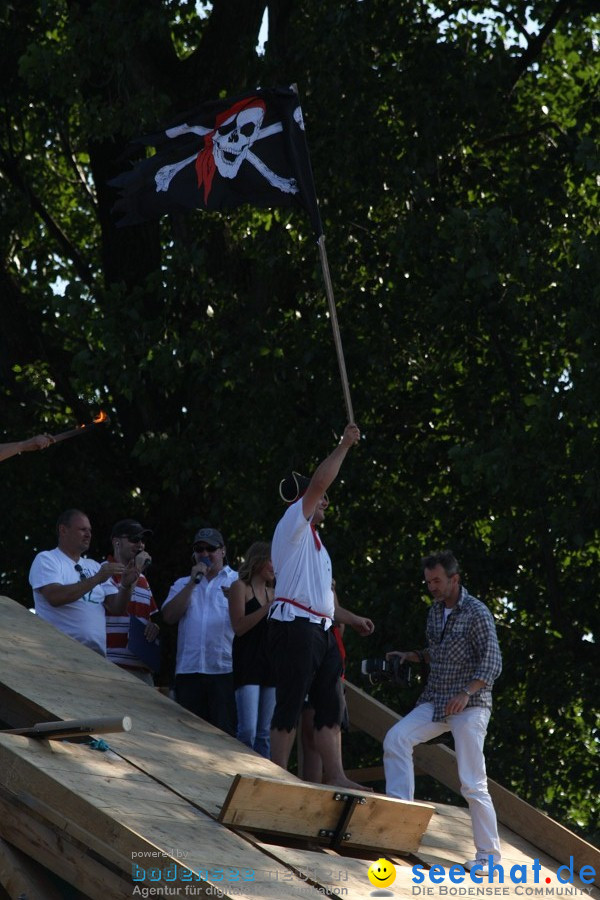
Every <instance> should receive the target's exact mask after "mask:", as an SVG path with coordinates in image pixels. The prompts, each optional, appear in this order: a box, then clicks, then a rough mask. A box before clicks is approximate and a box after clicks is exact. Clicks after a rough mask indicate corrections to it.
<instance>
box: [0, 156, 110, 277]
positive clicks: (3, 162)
mask: <svg viewBox="0 0 600 900" xmlns="http://www.w3.org/2000/svg"><path fill="white" fill-rule="evenodd" d="M0 169H1V170H2V171H3V172H4V174H5V175H6V177H7V178H8V179H9V180H10V182H11V184H12V185H13V186H14V187H16V188H17V190H19V191H20V192H21V193H22V194H23V195H24V196H25V197H26V198H27V201H28V203H29V205H30V206H31V208H32V210H33V211H34V212H35V213H37V214H38V216H39V217H40V219H41V220H42V221H43V222H44V224H45V226H46V228H47V229H48V233H49V234H50V235H51V236H52V237H53V238H54V240H55V241H56V243H57V244H58V245H59V247H60V248H61V249H62V251H63V253H64V254H65V255H66V256H68V257H69V259H70V260H71V261H72V263H73V265H74V267H75V271H76V272H77V274H78V275H79V277H80V278H81V280H82V281H83V283H84V284H87V286H88V287H90V288H92V287H93V286H94V277H93V275H92V271H91V269H90V268H89V266H88V265H87V263H86V261H85V260H84V258H83V257H82V255H81V254H80V253H79V250H78V249H77V247H75V246H74V244H73V243H72V242H71V241H70V240H69V238H68V237H67V235H66V234H65V232H64V231H63V229H62V228H61V227H60V225H59V224H58V222H57V221H56V220H55V219H54V217H53V216H52V215H51V213H50V212H49V211H48V209H47V208H46V207H45V206H44V204H43V203H42V201H41V200H40V198H39V197H38V196H37V194H36V193H35V192H34V191H33V190H32V188H31V186H30V185H29V184H27V182H26V181H25V179H24V178H23V176H22V175H21V173H20V171H19V166H18V164H17V161H16V160H15V159H14V157H10V156H9V155H8V154H7V153H6V151H5V150H4V149H3V148H0Z"/></svg>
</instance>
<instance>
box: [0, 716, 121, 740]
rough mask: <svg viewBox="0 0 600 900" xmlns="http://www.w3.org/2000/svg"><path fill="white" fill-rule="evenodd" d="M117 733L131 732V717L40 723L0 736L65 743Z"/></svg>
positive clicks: (15, 729) (11, 729)
mask: <svg viewBox="0 0 600 900" xmlns="http://www.w3.org/2000/svg"><path fill="white" fill-rule="evenodd" d="M117 731H131V719H130V718H129V716H98V717H97V718H95V719H93V718H92V719H67V720H66V721H58V722H38V723H37V724H36V725H30V726H28V727H26V728H6V729H3V730H1V731H0V734H20V735H22V736H23V737H36V738H41V739H43V740H46V741H64V740H66V738H71V737H85V736H86V735H90V734H114V733H115V732H117Z"/></svg>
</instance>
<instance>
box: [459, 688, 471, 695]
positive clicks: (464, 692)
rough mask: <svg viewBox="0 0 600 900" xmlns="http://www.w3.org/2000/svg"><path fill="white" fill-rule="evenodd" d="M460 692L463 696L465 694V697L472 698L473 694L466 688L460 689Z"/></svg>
mask: <svg viewBox="0 0 600 900" xmlns="http://www.w3.org/2000/svg"><path fill="white" fill-rule="evenodd" d="M461 692H462V693H463V694H466V695H467V697H472V696H473V694H472V693H471V691H470V690H468V688H461Z"/></svg>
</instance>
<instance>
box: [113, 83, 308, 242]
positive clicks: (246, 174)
mask: <svg viewBox="0 0 600 900" xmlns="http://www.w3.org/2000/svg"><path fill="white" fill-rule="evenodd" d="M135 143H137V144H146V145H148V146H153V147H155V148H156V153H155V155H154V156H151V157H149V158H148V159H144V160H142V161H141V162H139V163H136V164H135V165H134V166H133V168H132V169H131V170H130V171H128V172H123V173H122V174H121V175H118V176H117V177H116V178H114V179H112V181H110V182H109V184H110V185H112V186H114V187H117V188H119V190H120V194H121V196H120V199H119V200H117V202H116V203H115V206H114V212H115V213H117V214H120V215H121V218H120V220H119V222H118V224H119V225H134V224H137V223H140V222H145V221H148V220H150V219H156V218H158V217H159V216H162V215H164V214H165V213H170V212H176V211H181V210H186V209H197V208H200V209H207V210H223V209H227V208H232V207H236V206H240V205H241V204H244V203H249V204H251V205H253V206H261V207H270V206H296V207H298V206H299V207H302V208H304V209H305V210H306V211H307V213H308V215H309V218H310V221H311V224H312V227H313V229H314V231H315V236H316V238H317V239H318V238H319V237H320V236H321V235H322V233H323V227H322V224H321V216H320V213H319V206H318V203H317V197H316V193H315V186H314V182H313V176H312V169H311V165H310V157H309V154H308V146H307V143H306V136H305V132H304V122H303V118H302V110H301V108H300V104H299V102H298V96H297V94H296V92H295V91H294V90H292V89H291V88H272V89H257V90H255V91H249V92H247V93H245V94H242V95H239V96H237V97H229V98H226V99H223V100H216V101H211V102H208V103H203V104H202V105H200V106H197V107H196V108H195V109H193V110H191V111H188V112H187V113H186V114H185V115H182V116H180V117H179V119H177V120H176V121H174V122H172V123H171V124H170V125H169V126H168V127H166V128H165V129H164V130H162V131H158V132H156V133H154V134H149V135H146V136H144V137H142V138H139V139H138V140H137V141H135Z"/></svg>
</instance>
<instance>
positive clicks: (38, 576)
mask: <svg viewBox="0 0 600 900" xmlns="http://www.w3.org/2000/svg"><path fill="white" fill-rule="evenodd" d="M56 530H57V533H58V546H57V547H56V548H55V549H54V550H43V551H42V552H41V553H38V554H37V556H36V557H35V559H34V560H33V563H32V565H31V569H30V571H29V583H30V585H31V587H32V588H33V600H34V604H35V611H36V613H37V614H38V616H39V617H40V618H41V619H45V621H46V622H49V623H50V624H51V625H54V626H55V628H58V629H59V631H62V632H64V634H67V635H69V637H72V638H74V639H75V640H76V641H79V643H81V644H85V645H86V647H90V648H91V649H92V650H95V651H96V652H97V653H100V654H102V656H106V622H105V610H108V611H109V612H111V613H113V614H115V615H121V613H122V612H123V611H124V610H125V609H126V607H127V603H128V602H129V599H130V598H131V590H132V588H133V585H134V584H135V583H136V581H137V579H138V575H139V573H138V571H137V569H136V568H135V567H134V566H124V565H123V564H122V563H116V562H106V563H103V564H102V565H100V563H98V562H96V561H95V560H93V559H87V558H86V557H84V556H83V555H82V554H84V553H86V552H87V551H88V550H89V547H90V542H91V539H92V526H91V525H90V520H89V519H88V517H87V516H86V514H85V513H84V512H82V511H81V510H79V509H67V510H66V511H65V512H64V513H62V514H61V515H60V516H59V518H58V521H57V523H56ZM113 575H120V576H121V584H120V586H119V587H117V586H116V585H115V584H113V583H111V578H112V576H113Z"/></svg>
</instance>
